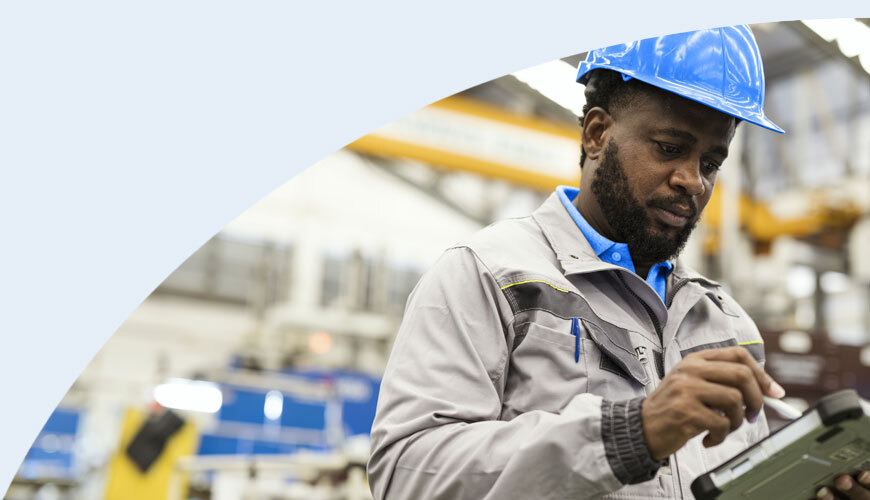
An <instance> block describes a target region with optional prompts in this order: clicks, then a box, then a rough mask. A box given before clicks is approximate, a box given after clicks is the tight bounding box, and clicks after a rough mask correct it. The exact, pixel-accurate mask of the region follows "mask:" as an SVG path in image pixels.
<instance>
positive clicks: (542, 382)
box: [502, 318, 648, 420]
mask: <svg viewBox="0 0 870 500" xmlns="http://www.w3.org/2000/svg"><path fill="white" fill-rule="evenodd" d="M605 328H607V327H604V328H602V327H600V326H599V325H597V324H593V323H589V322H586V321H584V320H582V319H580V318H572V319H569V320H559V321H558V322H554V324H553V325H552V326H547V325H543V324H540V323H538V322H530V323H527V324H525V325H521V326H520V327H517V331H518V332H519V333H520V334H521V341H519V342H518V344H517V345H516V347H515V349H514V351H513V353H512V355H511V361H510V365H509V370H508V373H507V380H506V384H505V395H504V405H503V406H504V407H503V412H502V418H504V419H506V420H509V419H511V418H513V417H514V416H516V415H517V414H520V413H523V412H526V411H530V410H545V411H551V412H558V411H560V410H561V409H562V408H564V407H565V406H566V405H567V404H568V403H569V402H570V401H571V399H572V398H573V397H574V396H576V395H578V394H583V393H589V392H591V393H594V394H599V395H601V396H604V397H606V398H608V399H616V400H618V399H627V398H631V397H635V396H638V395H642V394H643V387H644V384H645V383H647V382H648V379H644V378H643V377H644V373H645V372H644V369H643V367H642V366H641V364H640V362H639V361H638V359H637V357H635V354H634V352H633V349H634V348H633V347H632V343H631V339H630V336H629V334H628V332H627V331H624V330H622V331H621V332H615V331H607V330H606V329H605ZM616 333H619V334H620V335H622V337H620V338H616V339H613V338H611V337H612V336H613V335H615V334H616ZM635 377H637V378H640V380H638V379H637V378H635Z"/></svg>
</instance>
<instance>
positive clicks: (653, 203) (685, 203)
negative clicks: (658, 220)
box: [647, 195, 698, 219]
mask: <svg viewBox="0 0 870 500" xmlns="http://www.w3.org/2000/svg"><path fill="white" fill-rule="evenodd" d="M647 205H648V206H650V207H652V208H661V209H663V210H668V209H670V208H672V207H674V206H678V207H682V208H686V209H688V210H689V211H691V215H690V216H689V219H694V218H695V217H697V216H698V205H696V204H695V201H694V200H692V198H691V197H690V196H681V195H674V196H669V197H664V198H655V199H652V200H650V201H649V202H648V203H647Z"/></svg>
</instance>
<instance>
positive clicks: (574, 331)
mask: <svg viewBox="0 0 870 500" xmlns="http://www.w3.org/2000/svg"><path fill="white" fill-rule="evenodd" d="M571 335H573V336H574V362H575V363H579V362H580V320H578V319H577V318H571Z"/></svg>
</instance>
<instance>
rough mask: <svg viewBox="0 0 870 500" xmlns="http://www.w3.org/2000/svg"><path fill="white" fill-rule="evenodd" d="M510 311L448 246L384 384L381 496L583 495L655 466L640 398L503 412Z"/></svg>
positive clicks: (373, 468)
mask: <svg viewBox="0 0 870 500" xmlns="http://www.w3.org/2000/svg"><path fill="white" fill-rule="evenodd" d="M511 319H512V313H511V309H510V304H509V303H508V302H507V299H506V298H505V296H504V294H503V293H502V291H501V290H500V289H499V286H498V284H497V282H496V280H495V278H494V277H493V276H492V275H491V274H490V273H489V271H488V270H487V269H486V267H485V266H484V265H483V264H482V263H481V262H480V260H479V259H478V258H477V256H476V255H475V254H474V253H473V252H472V251H471V250H470V249H468V248H465V247H457V248H454V249H451V250H448V251H447V252H446V253H445V254H444V255H443V256H442V257H441V259H440V260H439V261H438V262H437V263H436V264H435V266H434V267H433V268H432V269H431V270H430V271H429V272H427V273H426V275H424V277H423V279H422V280H421V282H420V283H419V284H418V285H417V287H416V288H415V290H414V292H413V293H412V294H411V297H410V298H409V301H408V305H407V308H406V313H405V318H404V320H403V322H402V325H401V327H400V328H399V332H398V335H397V338H396V343H395V346H394V347H393V352H392V355H391V356H390V360H389V362H388V364H387V368H386V371H385V373H384V378H383V382H382V385H381V391H380V395H379V400H378V408H377V414H376V416H375V421H374V424H373V428H372V454H371V458H370V461H369V464H368V473H369V482H370V486H371V488H372V493H373V495H374V497H375V499H377V500H384V499H387V500H405V499H451V500H463V499H468V500H471V499H474V500H480V499H513V498H518V499H520V498H521V499H529V498H535V499H557V498H559V499H561V498H586V497H593V496H599V495H602V494H605V493H607V492H610V491H613V490H616V489H618V488H620V487H621V486H622V485H623V482H625V481H629V480H631V479H635V481H632V482H639V481H640V480H646V479H649V478H651V477H652V476H653V475H654V474H655V471H656V470H657V469H658V466H659V463H658V462H654V461H652V460H651V459H650V458H649V454H648V452H647V451H646V448H645V446H643V442H642V430H640V429H639V426H638V422H639V411H640V404H641V401H635V400H632V401H627V402H615V403H614V402H608V401H603V400H602V399H601V397H599V396H596V395H593V394H579V395H577V396H575V397H574V398H573V399H572V400H571V401H570V403H569V404H568V405H566V407H565V408H563V409H562V411H561V412H560V413H558V414H557V413H549V412H544V411H530V412H527V413H523V414H521V415H519V416H518V417H516V418H514V419H512V420H510V421H501V420H499V416H500V414H501V411H502V398H503V391H504V377H505V372H506V370H507V363H508V360H509V354H510V349H509V348H508V346H510V345H512V342H513V340H512V336H513V333H512V328H511V325H510V321H511ZM602 409H604V411H602ZM602 415H604V420H603V417H602ZM632 426H634V427H633V428H632ZM602 431H605V432H604V435H605V438H602ZM638 435H640V440H641V442H640V443H638V438H637V436H638ZM605 441H607V443H605ZM638 446H639V447H640V448H642V449H638ZM615 453H616V454H621V457H622V458H624V459H625V460H622V459H621V458H619V457H617V455H614V454H615ZM611 462H613V463H618V464H619V466H620V467H622V470H621V471H618V472H620V473H619V474H617V473H614V470H613V468H612V467H611ZM617 468H619V467H617ZM619 476H622V477H619Z"/></svg>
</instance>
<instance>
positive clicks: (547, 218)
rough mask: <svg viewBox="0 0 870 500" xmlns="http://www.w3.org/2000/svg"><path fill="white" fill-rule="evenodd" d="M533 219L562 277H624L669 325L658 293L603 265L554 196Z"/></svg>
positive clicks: (637, 278)
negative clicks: (598, 274)
mask: <svg viewBox="0 0 870 500" xmlns="http://www.w3.org/2000/svg"><path fill="white" fill-rule="evenodd" d="M532 218H533V219H534V220H535V222H537V224H538V226H539V227H540V228H541V232H543V234H544V237H545V238H546V239H547V242H548V243H549V244H550V247H551V248H552V249H553V252H554V253H555V254H556V259H558V261H559V264H560V265H561V266H562V273H563V274H564V275H565V276H566V277H567V276H570V275H576V274H585V273H593V272H599V271H616V272H618V273H622V274H621V276H622V278H623V281H624V282H625V284H626V286H628V287H629V289H630V290H631V291H633V292H634V293H635V295H637V296H638V297H640V298H641V300H643V301H644V302H645V303H646V304H647V305H648V306H649V307H650V309H651V310H652V311H653V313H654V314H655V315H656V317H657V319H658V320H659V323H660V324H662V325H664V324H665V323H667V317H668V311H667V309H666V308H665V305H664V304H663V303H662V301H661V299H660V298H659V296H658V294H657V293H656V292H655V290H653V289H652V287H650V286H649V284H647V282H646V281H645V280H644V279H643V278H641V277H640V276H638V275H637V274H635V273H632V272H631V271H629V270H627V269H625V268H623V267H620V266H617V265H614V264H610V263H607V262H604V261H602V260H601V259H600V258H599V257H598V255H596V253H595V251H594V250H593V249H592V246H591V245H590V244H589V242H588V241H587V240H586V237H585V236H583V233H582V232H580V230H579V229H578V228H577V224H576V223H574V219H572V218H571V215H570V214H569V213H568V211H567V210H566V209H565V206H564V205H562V201H561V200H560V199H559V197H558V195H557V194H556V193H555V192H554V193H552V194H551V195H550V196H549V197H548V198H547V200H546V201H545V202H544V204H543V205H541V206H540V207H539V208H538V209H537V210H535V211H534V212H533V213H532ZM696 274H697V273H696ZM699 276H700V275H699Z"/></svg>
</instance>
